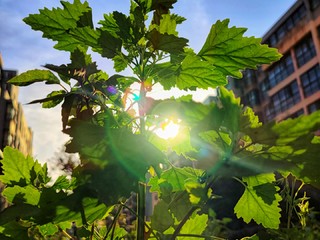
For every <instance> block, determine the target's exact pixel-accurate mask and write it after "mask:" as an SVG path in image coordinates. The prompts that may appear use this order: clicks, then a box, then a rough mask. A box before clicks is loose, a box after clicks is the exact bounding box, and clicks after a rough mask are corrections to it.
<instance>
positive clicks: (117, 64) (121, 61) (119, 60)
mask: <svg viewBox="0 0 320 240" xmlns="http://www.w3.org/2000/svg"><path fill="white" fill-rule="evenodd" d="M112 60H113V62H114V66H113V67H114V70H116V72H121V71H123V70H125V69H126V68H127V66H128V62H127V61H126V60H125V56H124V55H123V54H121V55H116V56H115V57H114V58H113V59H112Z"/></svg>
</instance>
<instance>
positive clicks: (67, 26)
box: [24, 0, 93, 51]
mask: <svg viewBox="0 0 320 240" xmlns="http://www.w3.org/2000/svg"><path fill="white" fill-rule="evenodd" d="M61 4H62V5H63V9H61V8H53V9H51V10H49V9H48V8H44V9H40V10H39V12H40V13H39V14H30V15H29V16H28V17H26V18H25V19H24V22H25V23H27V24H28V25H30V26H31V27H32V29H34V30H38V31H42V32H43V37H44V38H48V39H51V40H53V41H58V44H56V46H55V48H57V49H59V50H66V51H73V50H74V49H76V48H77V46H78V45H83V44H82V42H81V41H80V40H78V39H77V37H75V36H77V35H70V32H71V31H72V30H73V29H76V28H81V27H90V28H92V27H93V24H92V16H91V8H90V7H89V5H88V2H84V3H81V2H80V0H74V3H70V2H65V1H61ZM86 37H87V36H83V38H86Z"/></svg>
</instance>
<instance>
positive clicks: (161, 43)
mask: <svg viewBox="0 0 320 240" xmlns="http://www.w3.org/2000/svg"><path fill="white" fill-rule="evenodd" d="M146 38H147V39H148V40H149V42H148V46H149V47H152V49H153V50H161V51H164V52H167V53H183V52H184V47H186V46H187V43H188V39H185V38H179V37H177V36H175V35H172V34H167V33H165V34H161V33H160V32H158V31H157V30H155V29H153V30H152V31H151V32H149V33H148V34H147V36H146Z"/></svg>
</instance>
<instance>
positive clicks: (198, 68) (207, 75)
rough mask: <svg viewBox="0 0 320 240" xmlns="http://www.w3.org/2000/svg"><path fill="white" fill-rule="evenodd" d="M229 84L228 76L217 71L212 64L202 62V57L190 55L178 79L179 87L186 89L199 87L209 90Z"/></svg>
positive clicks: (184, 61) (183, 64)
mask: <svg viewBox="0 0 320 240" xmlns="http://www.w3.org/2000/svg"><path fill="white" fill-rule="evenodd" d="M226 83H227V79H226V76H224V75H223V74H221V72H220V71H217V69H216V67H214V66H212V64H210V63H208V62H206V61H202V60H201V58H200V57H198V56H195V55H188V56H187V57H186V58H185V59H184V60H183V61H182V64H181V70H180V72H179V74H178V78H177V87H178V88H180V89H186V88H191V87H198V88H203V89H208V88H209V87H211V88H215V87H217V86H223V85H225V84H226Z"/></svg>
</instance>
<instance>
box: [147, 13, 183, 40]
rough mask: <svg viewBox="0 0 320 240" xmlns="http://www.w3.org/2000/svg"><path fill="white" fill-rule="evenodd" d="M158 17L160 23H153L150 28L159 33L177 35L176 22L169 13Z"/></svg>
mask: <svg viewBox="0 0 320 240" xmlns="http://www.w3.org/2000/svg"><path fill="white" fill-rule="evenodd" d="M161 17H162V18H161V19H160V25H157V24H153V25H151V26H150V27H151V29H156V30H157V31H159V32H160V33H161V34H165V33H167V34H172V35H175V36H177V35H178V32H177V31H176V27H177V23H176V21H175V19H174V18H173V17H172V15H170V14H162V15H161Z"/></svg>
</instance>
